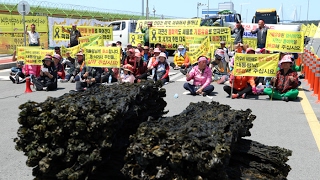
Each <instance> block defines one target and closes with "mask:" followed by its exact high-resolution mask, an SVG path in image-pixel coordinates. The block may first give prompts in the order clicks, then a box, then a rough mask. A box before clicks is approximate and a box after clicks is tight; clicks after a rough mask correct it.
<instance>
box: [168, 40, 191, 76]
mask: <svg viewBox="0 0 320 180" xmlns="http://www.w3.org/2000/svg"><path fill="white" fill-rule="evenodd" d="M170 66H171V67H172V68H173V69H174V70H177V69H180V68H182V69H186V68H187V67H188V66H190V60H189V56H188V52H187V50H186V49H185V48H184V46H183V45H179V46H178V52H177V53H176V54H175V55H174V57H173V63H170Z"/></svg>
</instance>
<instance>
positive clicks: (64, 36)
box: [53, 25, 113, 41]
mask: <svg viewBox="0 0 320 180" xmlns="http://www.w3.org/2000/svg"><path fill="white" fill-rule="evenodd" d="M63 27H64V28H65V29H71V26H63ZM77 29H78V30H79V31H80V33H81V36H90V35H93V34H102V39H103V40H107V41H112V40H113V31H112V28H111V27H99V26H77ZM69 39H70V34H69V33H66V32H63V31H62V26H61V25H54V27H53V40H60V41H65V40H69Z"/></svg>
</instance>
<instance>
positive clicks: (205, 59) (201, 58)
mask: <svg viewBox="0 0 320 180" xmlns="http://www.w3.org/2000/svg"><path fill="white" fill-rule="evenodd" d="M201 61H207V62H208V59H207V58H206V57H204V56H201V57H200V58H199V59H198V63H199V62H201Z"/></svg>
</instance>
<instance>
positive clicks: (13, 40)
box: [0, 33, 48, 54]
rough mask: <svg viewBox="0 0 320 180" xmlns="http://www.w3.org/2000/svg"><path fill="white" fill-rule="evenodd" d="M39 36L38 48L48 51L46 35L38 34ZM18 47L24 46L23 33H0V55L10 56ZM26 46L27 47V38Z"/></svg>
mask: <svg viewBox="0 0 320 180" xmlns="http://www.w3.org/2000/svg"><path fill="white" fill-rule="evenodd" d="M39 35H40V46H41V47H42V48H45V49H48V33H39ZM20 46H24V38H23V33H0V54H12V53H13V51H14V50H16V49H17V47H20ZM27 46H29V38H28V36H27Z"/></svg>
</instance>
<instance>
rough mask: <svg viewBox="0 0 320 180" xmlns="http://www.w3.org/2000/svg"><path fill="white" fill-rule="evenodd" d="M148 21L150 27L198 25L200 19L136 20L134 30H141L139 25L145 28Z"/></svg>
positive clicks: (137, 31)
mask: <svg viewBox="0 0 320 180" xmlns="http://www.w3.org/2000/svg"><path fill="white" fill-rule="evenodd" d="M148 22H152V27H200V23H201V19H200V18H198V19H161V20H138V21H137V26H136V31H135V32H136V33H139V32H141V30H140V27H141V26H142V29H145V28H147V27H148Z"/></svg>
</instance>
